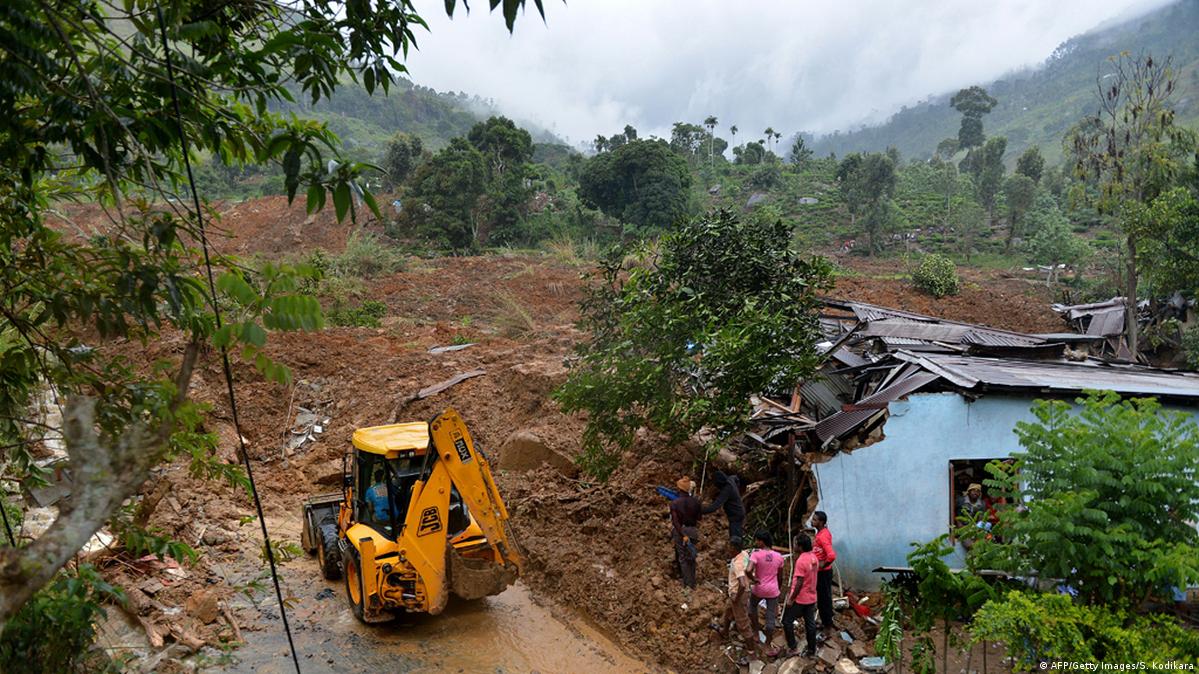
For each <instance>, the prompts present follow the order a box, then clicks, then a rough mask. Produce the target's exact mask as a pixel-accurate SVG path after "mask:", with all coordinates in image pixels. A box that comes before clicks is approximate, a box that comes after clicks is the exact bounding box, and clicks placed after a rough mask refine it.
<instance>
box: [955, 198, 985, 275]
mask: <svg viewBox="0 0 1199 674" xmlns="http://www.w3.org/2000/svg"><path fill="white" fill-rule="evenodd" d="M949 222H950V226H951V227H952V229H953V233H954V238H955V239H956V243H957V250H958V253H959V254H960V255H961V256H962V257H964V258H966V262H970V257H971V256H972V255H973V254H974V248H975V244H977V243H978V240H979V239H981V238H982V237H983V234H984V233H986V231H987V214H986V211H984V210H983V208H982V206H979V205H978V202H977V201H975V200H974V199H973V198H971V197H970V196H969V195H964V194H959V195H957V196H955V197H954V198H953V205H952V206H951V208H950V216H949Z"/></svg>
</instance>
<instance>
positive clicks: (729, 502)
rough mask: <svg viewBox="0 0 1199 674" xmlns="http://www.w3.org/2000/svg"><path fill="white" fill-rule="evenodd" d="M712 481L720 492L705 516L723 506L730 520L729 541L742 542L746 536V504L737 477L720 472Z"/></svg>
mask: <svg viewBox="0 0 1199 674" xmlns="http://www.w3.org/2000/svg"><path fill="white" fill-rule="evenodd" d="M712 481H713V482H715V483H716V487H717V489H719V490H720V492H719V493H718V494H716V500H714V501H712V502H711V503H709V504H708V506H707V507H706V508H704V510H703V514H705V515H708V514H710V513H714V512H716V511H717V510H718V509H719V508H720V507H721V506H723V507H724V514H725V517H728V519H729V539H730V540H731V539H734V538H735V539H737V540H738V541H740V540H741V539H742V537H744V535H745V504H743V503H742V502H741V489H740V485H739V484H738V483H737V476H735V475H725V474H724V473H722V472H720V471H719V470H718V471H716V476H715V477H714V478H712Z"/></svg>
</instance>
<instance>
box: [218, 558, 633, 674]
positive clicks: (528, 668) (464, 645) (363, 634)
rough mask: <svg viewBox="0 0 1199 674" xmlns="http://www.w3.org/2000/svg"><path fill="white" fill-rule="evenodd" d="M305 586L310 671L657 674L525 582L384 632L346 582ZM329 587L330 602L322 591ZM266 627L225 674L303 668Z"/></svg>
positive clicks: (271, 626) (303, 616) (294, 613)
mask: <svg viewBox="0 0 1199 674" xmlns="http://www.w3.org/2000/svg"><path fill="white" fill-rule="evenodd" d="M288 566H289V567H290V568H289V569H288V571H289V574H288V575H289V576H291V577H292V579H293V583H294V579H295V578H296V576H300V575H304V574H305V571H308V569H305V568H304V566H305V565H304V564H302V563H296V564H291V565H288ZM312 571H313V573H315V569H312ZM293 583H289V585H293ZM300 584H302V585H304V589H303V590H302V594H300V593H297V594H299V596H298V600H299V601H298V602H297V603H296V604H295V605H294V606H293V607H292V609H291V610H290V611H289V613H288V617H289V620H290V622H291V625H292V632H293V635H294V637H295V642H296V649H297V651H298V652H299V655H300V666H301V668H302V671H304V672H339V673H340V672H369V671H379V672H505V673H515V672H541V673H543V674H550V673H556V672H589V673H590V672H595V673H599V674H606V673H616V672H620V673H624V672H647V671H650V670H649V668H648V667H646V666H645V665H644V664H643V663H640V662H638V661H636V660H634V659H632V658H630V657H629V656H628V655H626V654H625V653H624V652H622V651H621V650H620V648H619V647H618V646H617V645H616V644H615V643H613V642H612V641H611V640H610V639H609V638H607V637H606V636H605V635H604V634H602V633H601V632H600V631H599V630H597V629H595V628H594V627H592V626H591V625H589V624H587V623H586V622H585V621H583V620H581V619H577V618H573V617H559V616H558V615H555V612H554V611H551V610H550V609H548V608H546V607H544V606H541V605H539V604H537V603H536V602H534V601H533V598H532V596H531V595H530V593H529V591H528V589H527V588H525V587H524V585H522V584H520V583H517V584H516V585H514V586H512V587H510V588H508V589H507V590H506V591H505V592H504V593H502V594H500V595H497V596H494V597H487V598H485V599H479V600H475V601H470V602H463V601H457V602H455V601H452V600H451V602H450V605H449V606H448V607H447V608H446V611H445V612H444V613H442V614H441V615H438V616H428V615H407V616H401V617H400V618H397V619H396V620H395V621H392V622H390V623H383V624H380V625H363V624H361V623H359V622H358V621H357V620H355V618H354V616H353V614H352V613H350V609H349V606H348V605H347V603H346V598H345V589H344V587H343V586H342V584H341V583H332V582H329V583H326V582H324V581H314V582H311V583H300ZM326 588H328V589H331V590H332V596H329V595H330V592H327V591H326V592H322V590H325V589H326ZM295 589H296V588H295V587H294V585H293V592H295ZM318 595H321V596H324V597H325V598H324V599H317V596H318ZM556 613H558V614H560V615H561V614H567V613H568V611H566V610H559V611H557V612H556ZM260 627H261V628H262V629H260V630H259V631H255V632H246V633H245V635H244V636H245V638H246V641H247V643H246V644H245V645H244V646H242V647H241V648H239V649H237V650H236V651H234V653H233V658H234V662H233V663H232V664H228V665H226V666H224V667H223V668H222V669H220V670H217V671H226V672H262V673H278V674H288V673H289V672H294V671H295V669H294V666H293V665H292V663H291V659H290V657H289V656H288V651H287V640H286V637H285V636H284V635H283V633H282V628H281V625H280V622H279V621H278V620H274V621H270V622H269V623H267V624H263V625H261V626H260ZM210 671H212V670H210Z"/></svg>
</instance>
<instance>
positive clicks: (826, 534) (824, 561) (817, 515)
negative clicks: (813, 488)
mask: <svg viewBox="0 0 1199 674" xmlns="http://www.w3.org/2000/svg"><path fill="white" fill-rule="evenodd" d="M812 526H813V527H814V528H815V529H816V539H815V540H814V541H813V542H812V553H813V554H815V555H816V559H819V560H820V573H819V574H817V577H816V605H817V608H818V609H819V611H820V627H821V629H823V630H824V632H825V634H826V635H827V634H828V633H829V632H831V631H832V630H834V629H836V625H834V624H833V562H835V561H837V551H836V550H834V549H833V534H832V532H830V531H829V530H828V515H826V514H825V513H824V511H823V510H817V511H816V512H814V513H812Z"/></svg>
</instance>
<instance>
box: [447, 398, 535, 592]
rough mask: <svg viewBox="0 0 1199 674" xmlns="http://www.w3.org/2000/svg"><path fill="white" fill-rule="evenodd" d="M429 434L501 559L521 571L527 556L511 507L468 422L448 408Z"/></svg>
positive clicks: (476, 520) (475, 517) (464, 499)
mask: <svg viewBox="0 0 1199 674" xmlns="http://www.w3.org/2000/svg"><path fill="white" fill-rule="evenodd" d="M429 434H430V437H431V438H432V443H431V444H432V447H430V450H431V451H436V452H437V455H438V458H439V459H440V460H439V462H438V463H440V464H441V465H442V466H443V467H444V468H445V469H446V471H447V472H448V474H449V477H450V480H451V482H453V484H454V486H455V487H457V489H458V493H459V494H460V495H461V496H462V500H463V502H464V503H465V504H466V506H467V507H468V508H469V509H470V513H471V515H472V516H473V517H474V519H475V522H476V523H478V525H479V528H481V529H482V530H483V534H484V535H485V536H487V541H488V543H490V544H491V547H492V549H494V550H495V552H496V555H497V557H498V559H500V560H502V562H503V563H504V564H505V565H512V566H515V567H516V570H517V571H518V572H519V571H520V570H521V567H522V566H523V564H524V559H523V558H522V557H521V555H520V552H519V551H518V549H517V546H516V545H515V541H513V540H512V537H511V535H510V534H509V531H508V527H507V523H508V509H507V508H505V507H504V500H503V499H502V498H500V493H499V490H498V489H496V486H495V479H494V478H493V477H492V475H491V466H490V465H489V464H488V463H487V459H485V458H484V457H483V455H482V454H481V453H480V452H478V451H476V450H475V445H474V441H473V440H471V437H470V431H468V430H467V429H466V423H465V422H463V421H462V417H461V416H459V415H458V412H457V411H455V410H454V409H453V408H449V409H447V410H446V411H445V412H442V413H441V414H440V415H438V416H437V418H435V419H433V421H432V422H431V423H430V424H429Z"/></svg>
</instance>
